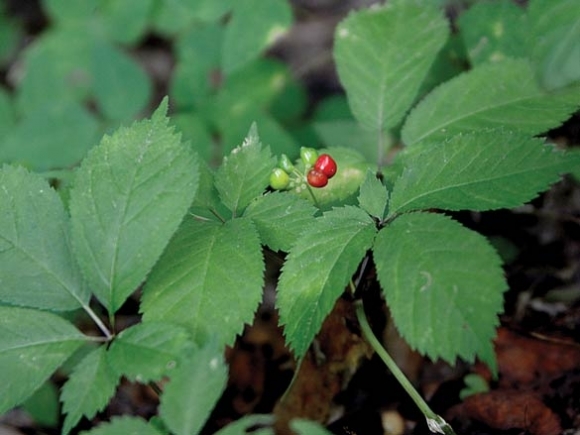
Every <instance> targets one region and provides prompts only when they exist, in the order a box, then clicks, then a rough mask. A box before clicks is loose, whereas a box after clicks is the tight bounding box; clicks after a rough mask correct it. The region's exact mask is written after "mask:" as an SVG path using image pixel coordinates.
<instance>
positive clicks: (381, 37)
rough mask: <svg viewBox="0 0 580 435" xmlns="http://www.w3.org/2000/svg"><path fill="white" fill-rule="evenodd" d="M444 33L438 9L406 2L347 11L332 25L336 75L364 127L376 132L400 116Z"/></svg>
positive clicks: (396, 120) (353, 110)
mask: <svg viewBox="0 0 580 435" xmlns="http://www.w3.org/2000/svg"><path fill="white" fill-rule="evenodd" d="M448 33H449V30H448V23H447V21H446V20H445V19H444V18H443V16H442V14H441V12H440V11H438V10H437V9H436V8H434V7H430V6H426V5H422V6H419V5H416V4H412V2H395V3H389V4H387V5H386V6H383V7H376V8H371V9H366V10H361V11H358V12H355V13H351V14H350V15H349V16H348V17H347V18H346V19H345V20H344V21H343V22H342V23H340V24H339V25H338V27H337V30H336V37H335V48H334V57H335V60H336V66H337V69H338V75H339V77H340V81H341V83H342V84H343V86H344V88H345V90H346V94H347V96H348V101H349V104H350V107H351V110H352V112H353V114H354V116H355V117H356V118H357V120H358V121H359V122H360V123H361V124H362V125H363V126H364V127H366V128H367V129H369V130H375V131H381V130H383V129H388V128H391V127H394V126H395V125H397V124H398V123H399V122H400V121H401V119H403V116H404V115H405V112H406V111H407V110H408V109H409V107H410V106H411V103H412V102H413V100H414V99H415V98H416V96H417V92H418V91H419V87H420V86H421V83H422V81H423V79H424V78H425V77H426V75H427V73H428V72H429V68H430V66H431V64H432V63H433V61H434V60H435V57H436V56H437V53H438V52H439V50H440V49H441V47H443V45H444V44H445V41H446V40H447V36H448ZM392 41H397V43H392Z"/></svg>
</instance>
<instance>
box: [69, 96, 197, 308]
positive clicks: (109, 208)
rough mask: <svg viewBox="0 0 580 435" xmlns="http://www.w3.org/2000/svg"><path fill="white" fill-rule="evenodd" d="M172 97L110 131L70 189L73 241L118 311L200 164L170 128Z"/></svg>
mask: <svg viewBox="0 0 580 435" xmlns="http://www.w3.org/2000/svg"><path fill="white" fill-rule="evenodd" d="M166 110H167V102H166V101H165V102H164V103H162V105H161V106H160V108H159V109H158V110H157V111H156V112H155V113H154V114H153V116H152V118H151V119H150V120H143V121H140V122H137V123H135V124H133V125H132V126H131V127H129V128H125V127H123V128H120V129H119V130H118V131H117V132H115V133H114V134H113V135H112V136H105V137H104V138H103V141H102V142H101V144H100V145H99V146H98V147H96V148H95V149H93V150H92V152H91V153H90V154H89V156H88V157H87V158H86V159H85V160H84V161H83V163H82V165H81V167H80V169H79V170H78V172H77V176H76V179H75V184H74V187H73V188H72V190H71V193H70V195H71V198H70V210H71V217H72V226H73V233H72V234H73V246H74V248H75V250H76V254H77V259H78V261H79V264H80V265H81V269H82V271H83V273H84V274H85V278H86V279H87V281H88V282H89V284H90V286H91V289H92V290H93V291H94V293H95V295H96V296H97V298H98V299H99V301H100V302H101V303H102V304H103V305H104V306H105V307H106V308H107V309H108V310H109V312H111V313H114V312H115V311H117V309H119V307H120V306H121V305H122V304H123V302H124V301H125V300H126V299H127V297H128V296H129V295H130V294H131V293H132V292H133V291H134V290H135V289H136V288H137V287H138V286H139V284H140V283H141V282H142V281H143V280H144V278H145V276H146V275H147V273H148V272H149V271H150V269H151V267H152V266H153V265H154V264H155V262H156V261H157V259H158V258H159V256H160V254H161V252H162V251H163V249H164V248H165V245H166V244H167V242H168V241H169V239H170V237H171V235H172V234H173V233H174V232H175V230H176V229H177V227H178V226H179V223H180V221H181V219H182V218H183V215H184V214H185V212H186V211H187V208H188V207H189V205H190V204H191V202H192V200H193V196H194V194H195V191H196V188H197V178H198V173H197V161H196V158H195V156H194V155H193V154H192V152H191V150H190V148H189V147H187V146H186V145H184V144H182V143H181V141H180V136H179V135H176V134H174V133H173V129H172V128H169V127H168V126H167V122H168V119H167V118H166V117H165V112H166Z"/></svg>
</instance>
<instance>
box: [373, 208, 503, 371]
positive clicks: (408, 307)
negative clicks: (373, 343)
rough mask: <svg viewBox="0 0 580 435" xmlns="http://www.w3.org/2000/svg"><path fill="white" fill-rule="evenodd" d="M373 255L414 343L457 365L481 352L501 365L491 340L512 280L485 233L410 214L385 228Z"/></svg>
mask: <svg viewBox="0 0 580 435" xmlns="http://www.w3.org/2000/svg"><path fill="white" fill-rule="evenodd" d="M373 258H374V262H375V265H376V268H377V276H378V278H379V282H380V284H381V287H382V289H383V294H384V295H385V298H386V301H387V304H388V306H389V309H390V311H391V314H392V316H393V319H394V322H395V325H396V326H397V329H398V330H399V332H400V333H401V335H402V336H403V337H404V338H405V340H406V341H407V342H408V343H409V344H410V345H411V347H413V348H414V349H417V350H418V351H419V352H421V353H423V354H426V355H428V356H429V357H431V358H433V359H437V358H443V359H444V360H445V361H448V362H450V363H451V364H454V362H455V359H456V358H458V357H459V358H463V359H465V360H467V361H473V360H474V359H475V357H476V356H477V357H479V358H480V359H481V360H482V361H484V362H485V363H486V364H488V366H489V367H490V368H491V369H492V371H494V372H495V371H496V369H497V365H496V362H495V356H494V352H493V346H492V339H493V337H494V335H495V327H496V326H497V325H498V323H499V321H498V318H497V315H498V313H499V312H501V311H502V309H503V298H502V292H503V291H504V290H506V288H507V284H506V282H505V279H504V277H503V271H502V269H501V267H500V264H501V259H500V258H499V256H498V255H497V253H496V252H495V251H494V249H493V248H492V247H491V245H490V244H489V243H488V242H487V240H486V239H485V238H484V237H483V236H480V235H479V234H477V233H475V232H473V231H470V230H468V229H466V228H464V227H463V226H461V224H459V223H457V222H455V221H453V220H452V219H450V218H448V217H446V216H443V215H440V214H434V213H410V214H404V215H402V216H400V217H398V218H397V219H395V220H394V221H393V222H392V223H391V224H390V225H388V226H387V227H385V228H384V229H383V230H381V231H380V232H379V234H378V235H377V237H376V240H375V244H374V247H373Z"/></svg>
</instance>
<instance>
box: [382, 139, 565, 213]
mask: <svg viewBox="0 0 580 435" xmlns="http://www.w3.org/2000/svg"><path fill="white" fill-rule="evenodd" d="M429 145H431V146H429ZM566 167H567V159H566V155H565V154H564V153H563V152H561V151H558V150H557V149H556V148H555V147H553V146H544V143H543V140H541V139H534V138H530V137H528V136H527V135H526V134H521V133H512V132H504V131H501V130H491V131H487V132H484V131H480V132H476V133H472V134H465V135H462V134H460V135H456V136H454V137H452V138H451V139H450V140H448V141H447V142H444V143H440V144H425V146H424V148H423V152H422V153H420V154H417V153H413V154H412V158H410V159H409V160H408V161H407V167H406V168H405V170H404V171H403V173H402V175H401V176H400V177H399V178H398V179H397V180H396V181H395V186H394V187H393V192H392V195H391V202H390V204H389V213H390V215H394V214H395V213H401V212H404V211H409V210H419V209H429V208H440V209H445V210H467V209H469V210H478V211H483V210H493V209H498V208H510V207H515V206H518V205H521V204H523V203H525V202H527V201H530V200H531V199H533V198H534V197H535V196H536V195H537V194H538V193H539V192H541V191H543V190H546V189H547V188H548V187H549V186H550V184H551V183H554V182H555V181H557V180H558V179H559V177H560V175H561V174H562V173H564V172H566Z"/></svg>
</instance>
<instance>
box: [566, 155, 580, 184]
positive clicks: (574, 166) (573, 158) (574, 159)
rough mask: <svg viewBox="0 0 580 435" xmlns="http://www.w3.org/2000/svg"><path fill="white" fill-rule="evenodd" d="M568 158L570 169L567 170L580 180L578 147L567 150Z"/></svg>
mask: <svg viewBox="0 0 580 435" xmlns="http://www.w3.org/2000/svg"><path fill="white" fill-rule="evenodd" d="M568 158H569V160H570V169H569V170H568V172H570V174H572V176H573V177H574V178H576V180H577V181H580V149H578V148H574V149H571V150H570V151H569V152H568Z"/></svg>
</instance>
